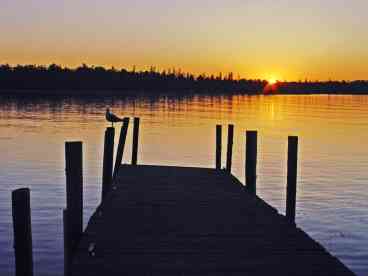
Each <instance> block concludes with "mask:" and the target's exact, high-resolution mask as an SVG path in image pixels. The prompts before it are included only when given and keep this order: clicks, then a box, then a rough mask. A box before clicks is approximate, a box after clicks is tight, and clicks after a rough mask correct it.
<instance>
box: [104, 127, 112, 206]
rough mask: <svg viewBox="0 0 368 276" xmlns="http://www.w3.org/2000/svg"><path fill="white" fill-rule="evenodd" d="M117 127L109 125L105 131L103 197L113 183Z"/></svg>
mask: <svg viewBox="0 0 368 276" xmlns="http://www.w3.org/2000/svg"><path fill="white" fill-rule="evenodd" d="M114 137H115V128H113V127H108V128H107V129H106V131H105V143H104V155H103V168H102V170H103V171H102V199H103V198H104V197H105V195H106V194H107V192H108V191H109V190H110V186H111V183H112V166H113V158H114Z"/></svg>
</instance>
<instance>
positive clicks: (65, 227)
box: [63, 209, 72, 276]
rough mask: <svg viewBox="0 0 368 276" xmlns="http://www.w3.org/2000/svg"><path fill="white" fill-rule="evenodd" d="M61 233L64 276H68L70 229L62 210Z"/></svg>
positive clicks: (66, 214)
mask: <svg viewBox="0 0 368 276" xmlns="http://www.w3.org/2000/svg"><path fill="white" fill-rule="evenodd" d="M63 230H64V231H63V232H64V276H69V274H70V263H71V254H72V252H71V248H72V246H71V239H70V229H69V224H68V211H67V210H66V209H64V210H63Z"/></svg>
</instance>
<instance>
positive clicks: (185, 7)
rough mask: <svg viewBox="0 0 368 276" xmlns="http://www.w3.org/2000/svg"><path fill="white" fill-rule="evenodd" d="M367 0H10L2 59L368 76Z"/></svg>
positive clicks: (282, 75) (5, 0)
mask: <svg viewBox="0 0 368 276" xmlns="http://www.w3.org/2000/svg"><path fill="white" fill-rule="evenodd" d="M367 12H368V1H367V0H324V1H322V0H319V1H317V0H226V1H225V0H222V1H219V0H185V1H177V0H154V1H153V0H146V1H143V0H131V1H126V0H100V1H97V0H64V1H62V0H1V1H0V34H1V36H0V63H9V64H50V63H57V64H61V65H65V66H70V67H75V66H78V65H80V64H81V63H86V64H89V65H103V66H107V67H111V66H114V67H116V68H122V67H124V68H128V69H130V68H132V66H133V65H136V67H137V68H138V69H146V68H148V67H149V66H151V65H154V66H156V67H157V68H159V69H167V68H172V67H176V68H181V69H182V70H184V71H190V72H194V73H197V74H198V73H202V72H206V73H218V72H220V71H222V72H229V71H233V72H234V73H235V75H237V74H239V75H240V76H242V77H247V78H266V79H270V78H278V79H280V80H283V79H288V80H299V79H303V80H304V79H305V78H308V79H310V80H315V79H320V80H328V79H347V80H352V79H368V28H367V26H368V16H367Z"/></svg>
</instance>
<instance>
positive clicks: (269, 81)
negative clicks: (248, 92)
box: [268, 77, 277, 84]
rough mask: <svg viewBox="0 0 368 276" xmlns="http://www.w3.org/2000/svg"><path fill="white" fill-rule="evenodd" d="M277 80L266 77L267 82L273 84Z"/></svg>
mask: <svg viewBox="0 0 368 276" xmlns="http://www.w3.org/2000/svg"><path fill="white" fill-rule="evenodd" d="M276 82H277V79H276V78H274V77H272V78H269V79H268V84H275V83H276Z"/></svg>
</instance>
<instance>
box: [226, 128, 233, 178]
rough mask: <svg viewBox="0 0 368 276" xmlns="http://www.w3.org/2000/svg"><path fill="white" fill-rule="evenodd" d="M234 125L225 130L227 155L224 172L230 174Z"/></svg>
mask: <svg viewBox="0 0 368 276" xmlns="http://www.w3.org/2000/svg"><path fill="white" fill-rule="evenodd" d="M233 141H234V125H229V126H228V129H227V155H226V172H227V173H231V163H232V157H233Z"/></svg>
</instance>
